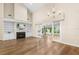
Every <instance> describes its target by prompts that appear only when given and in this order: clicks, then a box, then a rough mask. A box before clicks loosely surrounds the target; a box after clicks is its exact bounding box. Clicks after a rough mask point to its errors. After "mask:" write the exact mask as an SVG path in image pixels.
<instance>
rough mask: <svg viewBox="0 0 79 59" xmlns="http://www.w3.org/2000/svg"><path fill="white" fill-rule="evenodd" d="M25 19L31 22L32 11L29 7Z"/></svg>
mask: <svg viewBox="0 0 79 59" xmlns="http://www.w3.org/2000/svg"><path fill="white" fill-rule="evenodd" d="M27 20H28V21H30V22H32V12H31V11H30V10H29V9H27Z"/></svg>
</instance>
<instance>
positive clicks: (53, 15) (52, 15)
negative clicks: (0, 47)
mask: <svg viewBox="0 0 79 59" xmlns="http://www.w3.org/2000/svg"><path fill="white" fill-rule="evenodd" d="M64 18H65V15H64V13H63V11H61V10H57V9H55V8H52V9H51V11H50V12H48V19H50V20H51V19H52V20H53V21H58V20H59V21H60V20H64Z"/></svg>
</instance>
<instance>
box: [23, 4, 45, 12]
mask: <svg viewBox="0 0 79 59" xmlns="http://www.w3.org/2000/svg"><path fill="white" fill-rule="evenodd" d="M45 4H46V3H24V5H25V6H26V7H27V8H28V9H29V10H30V11H31V12H34V11H36V10H38V9H39V8H41V7H42V6H44V5H45Z"/></svg>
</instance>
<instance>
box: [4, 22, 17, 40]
mask: <svg viewBox="0 0 79 59" xmlns="http://www.w3.org/2000/svg"><path fill="white" fill-rule="evenodd" d="M15 38H16V34H15V28H14V22H4V40H11V39H15Z"/></svg>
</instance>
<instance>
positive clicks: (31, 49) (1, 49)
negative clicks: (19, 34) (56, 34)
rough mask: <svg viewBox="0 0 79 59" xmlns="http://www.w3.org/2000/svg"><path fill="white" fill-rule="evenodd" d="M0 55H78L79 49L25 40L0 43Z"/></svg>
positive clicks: (49, 40) (47, 40)
mask: <svg viewBox="0 0 79 59" xmlns="http://www.w3.org/2000/svg"><path fill="white" fill-rule="evenodd" d="M0 55H79V48H78V47H74V46H70V45H65V44H61V43H58V42H55V41H52V38H51V39H39V38H33V37H30V38H26V39H19V40H9V41H0Z"/></svg>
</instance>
